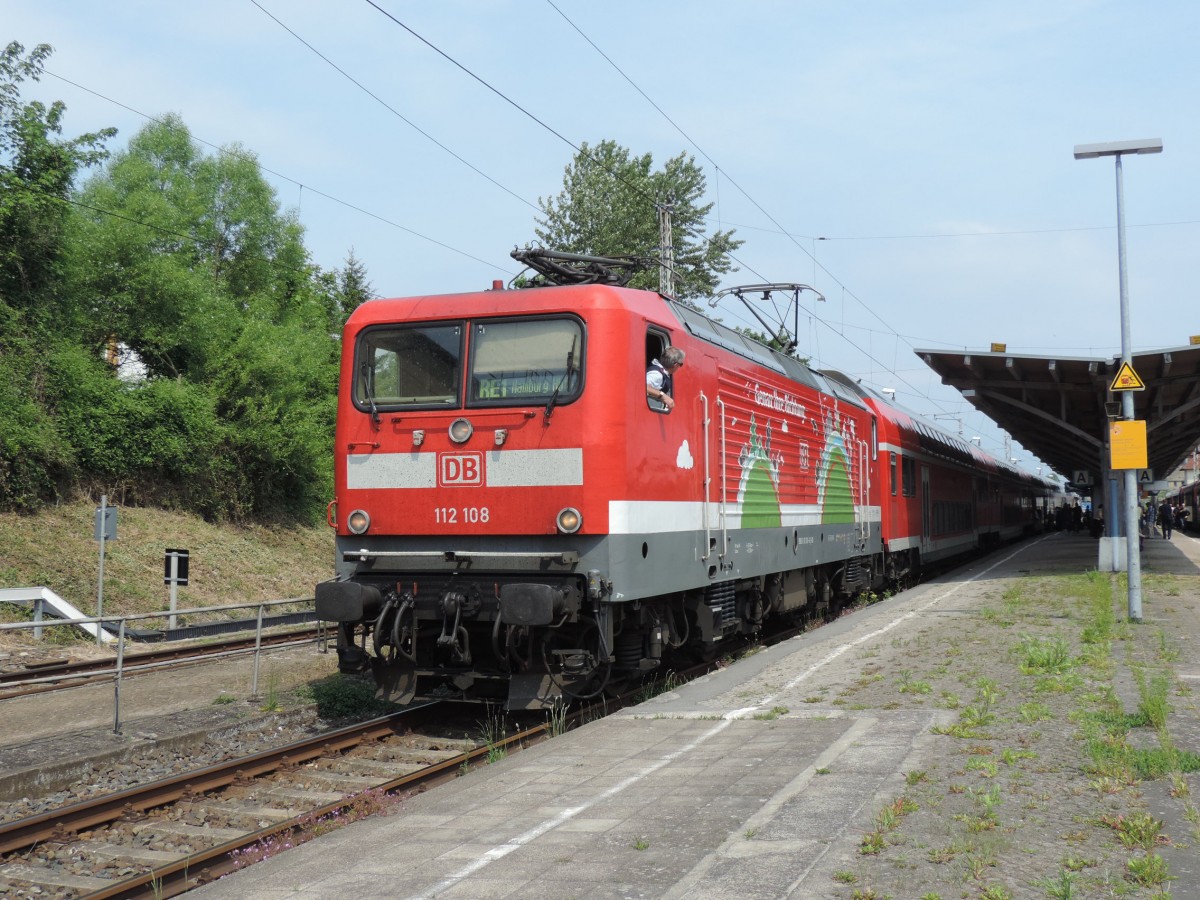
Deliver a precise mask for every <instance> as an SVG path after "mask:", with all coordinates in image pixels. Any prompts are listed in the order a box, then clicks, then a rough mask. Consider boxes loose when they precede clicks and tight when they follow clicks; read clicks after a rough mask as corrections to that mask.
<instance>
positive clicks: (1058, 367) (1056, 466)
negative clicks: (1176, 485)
mask: <svg viewBox="0 0 1200 900" xmlns="http://www.w3.org/2000/svg"><path fill="white" fill-rule="evenodd" d="M916 354H917V355H918V356H919V357H921V359H923V360H924V361H925V363H926V365H928V366H929V367H930V368H931V369H933V370H934V371H935V372H937V373H938V374H939V375H940V376H941V378H942V383H943V384H948V385H950V386H951V387H954V388H957V389H958V391H959V392H960V393H961V394H962V395H963V397H964V398H965V399H966V400H967V401H968V402H970V403H971V405H972V406H974V407H975V408H976V409H978V410H979V411H980V412H982V413H984V414H985V415H987V416H988V417H989V418H991V419H992V420H993V421H994V422H996V424H997V425H999V426H1000V427H1001V428H1003V429H1004V430H1005V431H1007V432H1008V433H1009V434H1010V435H1012V436H1013V438H1015V439H1016V440H1017V441H1019V442H1020V443H1021V444H1022V445H1023V446H1024V447H1025V448H1026V449H1028V450H1029V451H1030V452H1031V453H1033V454H1034V455H1036V456H1037V457H1039V458H1040V459H1041V460H1042V461H1043V462H1044V463H1046V464H1047V465H1049V466H1050V468H1052V469H1053V470H1054V471H1056V472H1058V473H1059V474H1060V475H1063V476H1065V477H1066V478H1068V479H1069V478H1071V477H1072V473H1074V472H1078V471H1080V470H1084V471H1088V472H1093V473H1098V472H1099V471H1101V469H1102V468H1105V466H1102V461H1104V460H1106V459H1107V455H1108V444H1107V435H1108V423H1109V421H1110V420H1112V419H1116V418H1119V417H1120V409H1121V394H1120V393H1119V392H1112V391H1110V390H1109V388H1110V386H1111V385H1112V384H1113V381H1114V379H1116V377H1117V375H1118V373H1120V374H1121V375H1122V381H1121V383H1122V384H1136V383H1137V382H1139V381H1140V382H1141V383H1142V384H1143V385H1144V390H1138V391H1133V392H1132V393H1133V408H1134V418H1136V419H1142V420H1144V421H1145V422H1146V449H1147V462H1148V463H1149V465H1150V470H1151V472H1152V473H1153V478H1154V479H1155V480H1165V479H1166V478H1167V476H1168V475H1169V474H1170V473H1171V472H1173V471H1174V470H1175V469H1176V468H1178V467H1179V465H1180V464H1181V463H1183V461H1184V460H1185V459H1186V458H1187V456H1188V454H1189V453H1190V452H1191V451H1192V449H1193V448H1194V447H1195V446H1196V444H1197V442H1198V441H1200V346H1187V347H1180V348H1177V349H1174V350H1158V351H1154V352H1150V353H1136V354H1134V355H1133V356H1132V358H1131V363H1132V369H1133V374H1134V378H1133V379H1130V377H1129V373H1128V372H1127V371H1122V367H1121V358H1120V356H1117V357H1108V358H1098V357H1088V358H1081V357H1067V356H1018V355H1016V354H1013V353H1005V352H999V353H998V352H981V353H975V352H971V351H961V350H960V351H944V350H917V351H916Z"/></svg>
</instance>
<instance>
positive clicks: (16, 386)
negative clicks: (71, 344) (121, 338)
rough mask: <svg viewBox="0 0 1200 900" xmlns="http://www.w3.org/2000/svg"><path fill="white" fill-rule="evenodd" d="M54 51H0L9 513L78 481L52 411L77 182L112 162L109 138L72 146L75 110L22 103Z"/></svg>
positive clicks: (0, 388) (4, 464) (0, 448)
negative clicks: (67, 120)
mask: <svg viewBox="0 0 1200 900" xmlns="http://www.w3.org/2000/svg"><path fill="white" fill-rule="evenodd" d="M51 52H52V51H51V48H50V47H48V46H46V45H45V44H40V45H38V46H37V47H35V48H34V49H33V50H32V51H31V52H30V53H29V54H27V55H26V54H25V48H24V47H23V46H22V45H21V44H19V43H17V42H15V41H14V42H12V43H10V44H9V45H8V46H7V47H6V48H4V50H3V51H0V506H5V507H8V508H12V509H34V508H36V507H37V506H38V504H39V503H41V502H42V501H44V500H45V499H47V498H50V497H54V496H55V494H56V493H57V491H58V488H59V486H60V484H61V483H63V482H65V481H67V480H69V473H70V472H71V471H72V470H73V466H74V452H73V449H72V448H71V446H70V444H69V441H67V440H65V439H64V437H63V436H62V434H61V433H60V431H59V429H58V428H57V422H56V421H55V418H54V416H53V414H52V412H51V411H50V410H48V409H47V407H46V404H45V400H46V387H45V386H46V382H47V379H48V377H49V376H50V375H52V373H53V365H52V363H51V362H50V360H51V358H52V351H53V349H54V348H55V346H57V345H59V344H61V343H63V342H64V341H66V340H68V339H69V338H68V336H67V334H66V333H65V330H64V329H63V328H62V325H61V323H62V322H63V320H66V319H69V318H70V312H71V310H70V299H71V298H70V296H69V292H67V291H66V290H65V289H64V257H65V254H66V247H67V231H68V228H67V226H68V223H69V222H70V220H71V218H72V217H73V215H74V213H73V211H72V207H71V205H70V203H69V202H68V200H69V197H70V191H71V186H72V183H73V181H74V179H75V176H76V174H77V173H78V172H79V171H81V170H82V169H84V168H86V167H87V166H90V165H92V164H94V163H96V162H98V161H100V160H101V159H103V158H104V156H105V155H106V151H105V150H104V146H103V145H104V141H106V140H107V139H108V138H110V137H112V136H113V135H114V134H115V133H116V131H115V129H112V128H106V129H104V130H103V131H99V132H96V133H94V134H85V135H81V136H80V137H77V138H73V139H70V140H63V139H61V138H60V137H59V135H61V134H62V128H63V117H64V114H65V112H66V107H65V106H64V105H63V104H62V103H59V102H56V103H54V104H52V105H50V106H49V107H47V106H46V105H45V104H42V103H37V102H34V103H22V102H21V92H20V85H21V83H22V82H24V81H37V80H38V79H39V78H40V77H41V74H42V72H43V70H44V67H45V61H46V59H47V58H48V57H49V56H50V53H51Z"/></svg>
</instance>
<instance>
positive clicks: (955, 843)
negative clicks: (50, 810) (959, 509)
mask: <svg viewBox="0 0 1200 900" xmlns="http://www.w3.org/2000/svg"><path fill="white" fill-rule="evenodd" d="M1163 586H1164V585H1159V586H1158V587H1160V588H1162V587H1163ZM1120 588H1121V585H1120V581H1119V579H1116V578H1114V577H1112V576H1110V575H1107V574H1103V573H1096V572H1093V573H1090V574H1087V575H1080V576H1062V577H1045V578H1038V579H1021V580H1019V581H1017V582H1016V583H1012V584H1010V585H1009V586H1008V587H1007V588H1006V589H1005V590H1004V591H1003V593H1002V594H1000V595H999V596H998V597H997V599H996V600H995V601H993V602H992V603H991V604H989V605H988V606H987V607H986V608H985V609H983V610H980V611H979V612H978V613H976V615H978V616H979V620H980V626H979V628H977V629H974V630H971V631H967V632H966V633H965V634H964V633H963V632H958V631H954V630H952V629H950V630H947V631H946V633H945V634H936V633H935V632H934V630H933V629H929V630H927V631H926V632H925V633H923V634H922V635H921V636H920V637H919V638H918V639H910V640H908V641H904V640H901V639H899V638H892V639H891V640H892V645H891V646H892V650H893V651H911V652H910V653H907V654H904V655H903V656H901V654H898V653H895V652H893V653H892V654H890V659H889V655H888V654H884V653H881V652H880V650H881V648H880V647H879V646H878V645H875V646H872V645H865V646H864V647H863V648H862V649H861V650H860V651H859V654H858V655H859V658H860V659H861V660H862V661H863V662H862V665H861V668H860V669H859V671H858V676H857V678H855V679H854V680H853V681H850V682H848V683H845V684H844V685H843V686H842V688H841V690H840V691H839V692H838V693H837V695H836V696H833V697H831V698H830V699H828V700H825V699H823V698H820V697H818V698H814V700H813V702H831V703H833V704H835V705H839V706H842V707H844V708H850V709H892V708H897V707H898V706H899V707H902V708H910V707H915V708H926V709H930V708H932V709H940V710H947V711H951V712H952V714H953V718H952V719H943V720H942V721H941V723H940V724H938V725H936V726H934V727H933V728H931V731H932V733H933V734H934V735H937V736H938V737H937V738H935V740H945V741H947V743H946V745H945V746H944V747H943V748H942V749H940V750H937V751H934V752H933V753H932V756H931V757H930V759H932V760H933V762H932V764H928V765H927V768H924V769H921V770H920V771H919V772H913V773H910V775H909V776H906V779H905V782H906V793H905V795H904V797H902V798H900V799H898V800H897V801H895V802H894V803H890V804H888V805H886V806H885V807H884V808H883V809H882V810H880V812H879V813H878V814H877V815H876V818H875V822H874V827H873V828H872V829H871V830H870V831H868V832H866V833H865V834H864V835H863V837H862V839H861V842H860V846H859V863H858V864H857V865H856V866H855V867H854V868H853V869H847V870H841V871H839V872H838V873H837V875H836V876H835V877H834V880H835V881H837V882H840V883H841V884H845V885H855V889H854V893H853V895H852V896H855V897H872V896H876V897H884V896H924V897H929V898H932V897H951V896H975V897H990V898H993V900H997V898H1002V897H1011V896H1016V895H1018V894H1020V895H1028V894H1023V893H1022V892H1023V891H1024V892H1027V891H1029V890H1030V889H1034V890H1036V891H1037V892H1038V894H1037V895H1038V896H1046V897H1051V898H1074V897H1080V896H1095V895H1103V896H1110V895H1111V896H1149V895H1150V894H1154V895H1155V896H1167V895H1166V893H1165V892H1164V887H1165V886H1166V885H1168V884H1169V882H1170V880H1171V875H1170V872H1169V867H1168V861H1167V859H1166V857H1165V856H1164V855H1161V853H1160V852H1158V851H1159V850H1160V849H1161V848H1162V847H1163V846H1166V845H1169V844H1170V843H1171V841H1172V837H1171V836H1168V835H1167V834H1165V832H1164V827H1163V824H1162V822H1159V821H1157V820H1156V819H1154V818H1153V817H1151V816H1150V815H1149V814H1148V813H1147V812H1146V811H1145V806H1144V800H1143V795H1142V793H1141V791H1140V790H1139V789H1138V788H1137V787H1136V786H1137V785H1138V784H1139V782H1143V781H1148V780H1151V779H1169V785H1170V793H1171V796H1173V797H1175V798H1177V799H1180V800H1181V801H1182V802H1183V803H1184V804H1185V810H1186V811H1185V817H1186V818H1187V820H1188V821H1189V822H1190V823H1191V824H1192V825H1193V834H1192V835H1191V837H1192V839H1193V840H1195V841H1200V811H1197V809H1196V807H1195V806H1194V805H1193V804H1192V803H1191V802H1190V799H1189V792H1188V783H1187V779H1186V778H1185V777H1184V776H1185V775H1186V774H1187V773H1189V772H1195V771H1200V758H1197V756H1196V754H1193V753H1191V752H1189V751H1183V750H1180V749H1178V748H1176V747H1175V746H1174V745H1173V743H1172V740H1171V735H1170V732H1169V729H1168V725H1169V722H1170V714H1171V703H1172V699H1173V692H1174V693H1182V690H1181V689H1179V688H1174V687H1173V682H1172V678H1171V669H1170V664H1171V662H1173V661H1174V656H1176V655H1177V651H1176V650H1174V649H1173V647H1172V646H1171V644H1172V642H1171V641H1170V639H1169V636H1168V635H1166V634H1163V633H1161V632H1160V633H1159V634H1157V635H1152V634H1149V633H1148V631H1146V630H1139V628H1140V626H1139V625H1137V624H1134V623H1131V622H1129V621H1128V620H1125V619H1122V618H1120V616H1119V606H1120V602H1119V598H1120V594H1119V591H1120ZM955 612H956V613H961V612H962V611H958V610H956V611H955ZM968 614H969V613H968ZM1148 637H1155V638H1157V645H1154V644H1152V643H1151V642H1149V641H1147V638H1148ZM1114 647H1119V650H1120V652H1119V654H1114ZM1147 653H1149V654H1150V655H1151V656H1152V657H1153V658H1152V659H1149V660H1148V659H1146V654H1147ZM1006 667H1011V668H1008V669H1007V671H1006ZM889 668H890V669H891V671H889ZM1121 671H1126V672H1128V671H1132V673H1133V678H1134V680H1135V681H1136V685H1137V691H1138V703H1137V708H1136V711H1135V712H1131V713H1126V712H1124V710H1123V708H1122V704H1121V701H1120V700H1119V699H1118V696H1117V685H1116V681H1115V679H1116V677H1117V675H1118V674H1119V672H1121ZM1010 673H1011V674H1010ZM884 686H887V687H889V689H890V694H888V693H887V692H886V691H884V690H882V688H883V687H884ZM897 689H898V691H899V694H900V695H901V696H900V698H897V696H896V692H897ZM851 700H852V702H851ZM897 701H899V702H897ZM1139 731H1140V734H1136V735H1135V733H1137V732H1139ZM1147 732H1149V734H1148V735H1147ZM1147 736H1149V737H1150V738H1151V740H1152V742H1153V744H1154V746H1149V747H1147V746H1145V744H1146V740H1145V739H1146V737H1147ZM1135 737H1136V739H1135ZM924 764H926V763H925V762H924V760H923V765H924ZM1080 771H1083V772H1085V773H1086V775H1085V777H1084V778H1080V777H1079V775H1078V774H1077V773H1078V772H1080ZM1033 784H1037V785H1039V786H1042V785H1047V784H1053V785H1055V787H1053V788H1045V787H1041V789H1039V790H1037V791H1034V790H1033V789H1032V788H1031V785H1033ZM897 804H902V805H897ZM908 804H911V806H909V805H908ZM1089 811H1090V812H1089ZM1176 837H1182V836H1176ZM1036 860H1042V861H1043V864H1038V863H1037V862H1036ZM1051 860H1053V862H1051ZM1046 863H1048V865H1047V864H1046ZM929 864H932V867H930V865H929ZM922 873H923V874H924V876H925V877H924V879H922ZM935 888H936V889H937V890H936V891H935V890H931V889H935ZM1030 896H1032V895H1030Z"/></svg>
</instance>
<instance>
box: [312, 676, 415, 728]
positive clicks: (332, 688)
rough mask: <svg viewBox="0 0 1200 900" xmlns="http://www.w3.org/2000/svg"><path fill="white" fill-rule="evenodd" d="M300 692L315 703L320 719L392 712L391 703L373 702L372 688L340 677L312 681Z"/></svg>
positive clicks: (349, 717) (363, 683)
mask: <svg viewBox="0 0 1200 900" xmlns="http://www.w3.org/2000/svg"><path fill="white" fill-rule="evenodd" d="M304 693H307V694H308V695H309V696H311V697H312V700H313V702H314V703H316V704H317V715H319V716H320V717H321V718H322V719H368V718H371V717H373V716H382V715H385V714H386V713H389V712H391V711H392V710H394V709H395V705H394V704H391V703H385V702H383V701H382V700H378V699H376V697H375V687H374V685H371V684H368V683H367V682H365V681H361V680H359V679H357V678H349V677H346V676H343V675H335V676H333V677H332V678H324V679H322V680H320V681H314V682H312V683H310V684H308V685H307V686H306V689H305V691H304Z"/></svg>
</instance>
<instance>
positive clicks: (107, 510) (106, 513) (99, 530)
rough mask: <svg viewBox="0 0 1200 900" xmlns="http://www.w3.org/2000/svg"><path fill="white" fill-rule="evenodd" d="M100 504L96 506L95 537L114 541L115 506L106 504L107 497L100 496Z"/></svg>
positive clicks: (115, 529) (115, 524)
mask: <svg viewBox="0 0 1200 900" xmlns="http://www.w3.org/2000/svg"><path fill="white" fill-rule="evenodd" d="M100 499H101V502H102V503H103V505H102V506H98V507H96V530H95V539H96V540H98V541H115V540H116V539H117V508H116V507H115V506H109V505H108V497H107V496H104V497H101V498H100Z"/></svg>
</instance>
